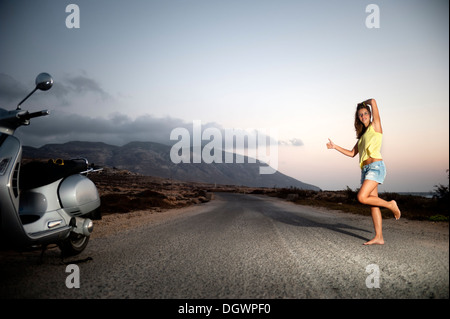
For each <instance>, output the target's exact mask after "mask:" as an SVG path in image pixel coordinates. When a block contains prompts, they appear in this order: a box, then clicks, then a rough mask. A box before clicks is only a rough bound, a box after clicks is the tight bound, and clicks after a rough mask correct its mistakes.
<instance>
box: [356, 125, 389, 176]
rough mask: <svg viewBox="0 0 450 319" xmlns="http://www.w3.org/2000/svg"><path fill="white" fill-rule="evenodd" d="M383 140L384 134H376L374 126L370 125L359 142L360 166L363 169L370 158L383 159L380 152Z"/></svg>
mask: <svg viewBox="0 0 450 319" xmlns="http://www.w3.org/2000/svg"><path fill="white" fill-rule="evenodd" d="M382 138H383V134H381V133H378V132H375V130H374V128H373V126H372V124H370V125H369V127H368V128H367V130H366V132H365V133H364V134H363V136H361V138H360V139H359V141H358V153H359V166H360V167H361V168H362V167H363V162H364V161H365V160H366V159H368V158H369V157H372V158H376V159H382V157H381V152H380V150H381V140H382Z"/></svg>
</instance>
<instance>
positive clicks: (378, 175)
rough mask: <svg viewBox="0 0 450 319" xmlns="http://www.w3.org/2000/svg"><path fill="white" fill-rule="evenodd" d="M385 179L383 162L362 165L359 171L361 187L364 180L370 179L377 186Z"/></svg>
mask: <svg viewBox="0 0 450 319" xmlns="http://www.w3.org/2000/svg"><path fill="white" fill-rule="evenodd" d="M385 178H386V166H385V165H384V162H383V161H378V162H373V163H370V164H367V165H364V166H363V168H362V170H361V185H362V183H364V181H365V180H366V179H370V180H372V181H375V182H377V183H379V184H383V182H384V179H385Z"/></svg>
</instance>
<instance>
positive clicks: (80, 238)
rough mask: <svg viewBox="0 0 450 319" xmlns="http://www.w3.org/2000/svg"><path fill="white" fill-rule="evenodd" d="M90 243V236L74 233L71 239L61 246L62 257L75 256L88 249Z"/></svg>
mask: <svg viewBox="0 0 450 319" xmlns="http://www.w3.org/2000/svg"><path fill="white" fill-rule="evenodd" d="M88 242H89V236H84V235H80V234H77V233H74V232H72V233H70V235H69V237H67V238H66V239H65V240H63V241H62V242H61V243H60V244H59V249H61V252H62V255H63V256H65V257H69V256H75V255H78V254H79V253H81V252H82V251H83V250H84V249H85V248H86V246H87V244H88Z"/></svg>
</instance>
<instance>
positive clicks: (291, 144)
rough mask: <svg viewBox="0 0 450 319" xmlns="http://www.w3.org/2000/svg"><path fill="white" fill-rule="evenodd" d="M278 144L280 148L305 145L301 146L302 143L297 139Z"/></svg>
mask: <svg viewBox="0 0 450 319" xmlns="http://www.w3.org/2000/svg"><path fill="white" fill-rule="evenodd" d="M278 144H279V145H281V146H303V145H305V144H303V141H302V140H301V139H299V138H292V139H290V140H288V141H279V142H278Z"/></svg>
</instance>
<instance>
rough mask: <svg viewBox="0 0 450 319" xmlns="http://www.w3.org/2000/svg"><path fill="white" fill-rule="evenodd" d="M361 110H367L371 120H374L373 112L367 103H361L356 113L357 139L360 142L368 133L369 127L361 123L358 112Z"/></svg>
mask: <svg viewBox="0 0 450 319" xmlns="http://www.w3.org/2000/svg"><path fill="white" fill-rule="evenodd" d="M361 109H366V110H367V112H369V115H370V118H372V112H371V111H370V107H368V106H367V105H366V103H364V102H361V103H359V104H358V105H357V106H356V112H355V131H356V138H357V139H358V140H359V139H360V138H361V136H363V135H364V133H366V130H367V127H365V126H364V124H363V123H362V122H361V120H360V119H359V116H358V112H359V110H361Z"/></svg>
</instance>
